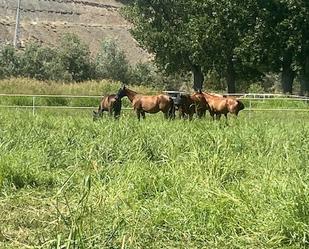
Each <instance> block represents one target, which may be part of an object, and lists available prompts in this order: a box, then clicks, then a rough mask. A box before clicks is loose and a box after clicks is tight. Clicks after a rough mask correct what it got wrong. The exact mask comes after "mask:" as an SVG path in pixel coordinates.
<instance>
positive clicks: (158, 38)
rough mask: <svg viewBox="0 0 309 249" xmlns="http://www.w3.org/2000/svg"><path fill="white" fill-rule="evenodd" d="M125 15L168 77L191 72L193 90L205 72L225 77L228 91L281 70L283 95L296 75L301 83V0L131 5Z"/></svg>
mask: <svg viewBox="0 0 309 249" xmlns="http://www.w3.org/2000/svg"><path fill="white" fill-rule="evenodd" d="M124 13H125V15H124V16H125V17H126V18H127V19H128V20H129V21H131V22H132V23H133V28H132V34H133V36H134V37H135V39H136V40H137V41H138V42H139V44H140V45H141V46H142V47H143V48H144V49H146V50H147V51H148V52H150V53H153V54H154V56H155V61H156V63H157V64H158V65H159V66H160V67H162V68H164V69H165V70H166V71H167V72H169V73H175V72H188V71H191V72H192V73H193V75H194V89H195V90H198V89H201V88H202V84H203V81H204V75H205V74H206V73H207V72H208V71H209V70H217V71H219V72H220V74H221V75H223V76H224V77H225V79H226V82H227V88H228V91H229V92H235V90H236V87H235V82H236V80H237V79H242V78H244V77H246V76H247V75H248V73H249V74H250V77H254V76H258V75H262V74H263V73H266V72H269V71H273V72H280V71H281V72H282V86H283V91H284V92H291V88H290V86H288V85H289V83H287V82H288V81H292V82H293V79H294V77H295V75H296V73H298V72H299V73H300V75H302V76H303V77H302V78H303V79H304V81H306V75H307V74H308V73H307V71H308V70H307V67H308V62H307V59H306V58H307V57H308V30H309V29H308V16H309V7H308V1H306V0H269V1H268V0H267V1H266V0H242V1H240V0H233V1H231V0H222V1H215V0H170V1H167V0H148V1H143V0H136V1H133V3H131V4H130V5H129V7H127V8H126V10H125V12H124ZM304 85H306V83H304Z"/></svg>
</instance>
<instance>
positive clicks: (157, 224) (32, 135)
mask: <svg viewBox="0 0 309 249" xmlns="http://www.w3.org/2000/svg"><path fill="white" fill-rule="evenodd" d="M1 115H2V118H1V119H0V127H1V128H0V186H1V192H0V214H1V215H0V247H4V248H29V247H30V248H306V247H308V246H309V242H308V239H309V237H308V236H309V213H308V212H309V211H308V210H309V189H308V182H309V181H308V180H309V171H308V166H309V165H308V162H309V127H308V119H309V118H308V115H307V114H306V113H305V114H288V113H284V112H283V113H276V114H261V113H252V114H251V115H250V116H249V115H248V114H246V113H245V112H243V113H241V115H240V117H239V118H238V119H237V120H235V119H230V120H229V123H228V125H226V124H225V122H224V120H222V121H219V122H212V121H211V120H210V118H209V115H208V116H207V117H206V118H205V119H203V120H194V121H192V122H188V121H181V120H175V121H166V120H164V119H163V116H162V115H160V114H157V115H152V116H150V115H149V116H147V118H146V120H143V121H141V122H138V121H137V120H136V117H135V116H134V115H132V114H131V112H125V113H123V116H122V117H121V119H120V120H119V121H114V120H113V119H110V118H107V117H105V118H103V119H102V120H100V121H99V122H93V121H92V119H91V113H90V112H80V113H79V112H78V113H74V114H73V113H72V112H64V113H62V112H61V113H59V112H51V111H42V112H40V113H37V114H36V115H35V116H32V114H31V113H29V112H27V111H1Z"/></svg>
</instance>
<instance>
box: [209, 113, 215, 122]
mask: <svg viewBox="0 0 309 249" xmlns="http://www.w3.org/2000/svg"><path fill="white" fill-rule="evenodd" d="M210 116H211V117H212V121H215V113H214V112H210Z"/></svg>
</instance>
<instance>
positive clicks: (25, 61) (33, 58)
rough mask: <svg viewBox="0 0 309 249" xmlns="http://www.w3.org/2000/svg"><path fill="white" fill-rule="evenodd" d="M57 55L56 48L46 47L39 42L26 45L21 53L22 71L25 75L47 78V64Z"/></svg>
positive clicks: (41, 78)
mask: <svg viewBox="0 0 309 249" xmlns="http://www.w3.org/2000/svg"><path fill="white" fill-rule="evenodd" d="M55 57H56V52H55V51H54V49H52V48H49V47H44V46H42V45H39V44H37V43H29V44H27V45H26V47H25V50H24V51H23V53H21V54H20V71H21V75H22V76H25V77H31V78H36V79H39V80H43V79H47V78H48V76H47V71H46V65H47V64H48V63H51V62H52V61H53V60H54V58H55Z"/></svg>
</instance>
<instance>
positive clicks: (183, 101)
mask: <svg viewBox="0 0 309 249" xmlns="http://www.w3.org/2000/svg"><path fill="white" fill-rule="evenodd" d="M207 109H209V106H208V103H207V101H206V99H205V98H204V95H203V94H202V93H193V94H191V95H189V94H181V95H180V97H179V103H178V111H179V117H180V118H184V117H185V115H188V116H189V120H192V117H193V115H194V113H196V115H197V116H198V117H199V118H201V117H202V116H204V115H205V114H206V110H207Z"/></svg>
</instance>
